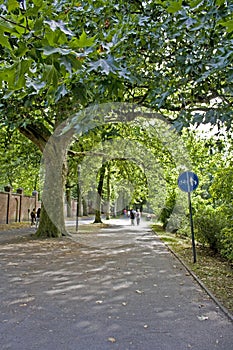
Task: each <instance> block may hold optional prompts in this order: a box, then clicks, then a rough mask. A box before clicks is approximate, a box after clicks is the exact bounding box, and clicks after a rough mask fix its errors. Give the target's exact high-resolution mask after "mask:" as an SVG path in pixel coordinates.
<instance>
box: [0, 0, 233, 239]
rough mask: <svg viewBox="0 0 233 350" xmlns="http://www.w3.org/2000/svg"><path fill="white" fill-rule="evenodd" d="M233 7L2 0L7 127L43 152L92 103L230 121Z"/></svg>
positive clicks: (181, 120)
mask: <svg viewBox="0 0 233 350" xmlns="http://www.w3.org/2000/svg"><path fill="white" fill-rule="evenodd" d="M232 6H233V5H232V4H231V3H228V2H227V1H224V0H217V1H213V0H208V1H205V2H203V1H199V0H197V1H186V2H182V1H161V0H156V1H153V2H152V1H149V0H148V1H130V2H124V1H111V2H107V1H105V0H98V1H95V2H93V1H91V0H86V1H83V2H82V3H81V2H80V3H77V2H75V1H72V2H70V1H69V2H68V1H65V0H60V1H56V2H54V1H50V0H49V1H42V0H33V1H30V2H27V1H23V0H22V1H15V0H8V1H7V0H2V1H1V2H0V7H1V13H0V32H1V44H0V52H1V60H0V79H1V82H2V84H1V87H0V95H1V105H0V107H1V110H0V118H1V119H0V122H1V126H8V127H11V128H17V129H18V130H19V131H20V132H21V133H22V134H23V135H24V136H26V137H27V138H28V139H30V140H31V141H32V142H33V143H34V144H35V145H36V146H37V147H38V148H39V150H40V151H41V152H43V151H44V148H45V146H46V144H47V142H48V140H49V138H50V137H51V136H52V135H53V133H54V130H55V129H56V127H57V126H58V125H59V124H60V123H61V122H62V121H64V120H66V119H67V118H68V117H70V116H71V115H73V114H74V113H76V112H77V111H79V110H82V109H84V108H86V107H88V106H90V105H91V104H93V103H95V104H96V103H98V104H100V103H105V102H109V101H111V102H124V101H127V102H132V103H134V104H139V105H142V106H146V107H148V108H151V109H153V111H156V112H159V113H160V114H163V115H164V117H165V118H166V119H167V120H169V121H170V122H171V123H173V125H174V126H175V127H176V128H177V129H178V130H180V129H181V128H182V127H183V126H187V125H189V124H190V123H193V124H200V123H203V122H204V123H208V122H210V123H212V124H218V125H219V127H221V125H222V124H221V123H225V124H226V125H230V124H231V122H232V47H231V45H232V32H233V24H232ZM219 37H221V38H222V40H219ZM61 195H62V191H60V196H61ZM60 199H61V198H60ZM60 210H61V211H62V206H61V207H60ZM42 214H43V211H42ZM60 214H61V218H62V212H60ZM44 218H46V216H44ZM43 223H44V224H43ZM39 233H40V234H41V235H53V236H59V235H60V234H62V233H63V234H65V229H64V225H63V224H62V219H61V227H60V228H59V229H57V228H56V227H54V226H51V222H50V220H49V219H48V218H46V220H45V219H43V215H42V218H41V225H40V232H39Z"/></svg>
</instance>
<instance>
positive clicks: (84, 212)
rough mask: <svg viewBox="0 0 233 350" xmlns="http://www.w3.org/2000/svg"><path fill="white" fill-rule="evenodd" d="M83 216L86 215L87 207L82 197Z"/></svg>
mask: <svg viewBox="0 0 233 350" xmlns="http://www.w3.org/2000/svg"><path fill="white" fill-rule="evenodd" d="M82 203H83V216H88V208H87V201H86V199H85V198H83V201H82Z"/></svg>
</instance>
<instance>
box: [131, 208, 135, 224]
mask: <svg viewBox="0 0 233 350" xmlns="http://www.w3.org/2000/svg"><path fill="white" fill-rule="evenodd" d="M134 219H135V210H133V209H131V210H130V220H131V225H132V226H134Z"/></svg>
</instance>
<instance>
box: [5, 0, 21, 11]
mask: <svg viewBox="0 0 233 350" xmlns="http://www.w3.org/2000/svg"><path fill="white" fill-rule="evenodd" d="M18 8H19V2H18V1H17V0H8V11H9V12H11V11H14V10H16V9H18Z"/></svg>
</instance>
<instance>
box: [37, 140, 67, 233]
mask: <svg viewBox="0 0 233 350" xmlns="http://www.w3.org/2000/svg"><path fill="white" fill-rule="evenodd" d="M64 143H65V142H64V140H63V139H62V138H59V137H57V138H56V137H51V138H50V140H49V141H48V142H47V144H46V147H45V150H44V152H43V165H44V188H43V193H42V203H43V210H42V215H41V222H40V225H39V229H38V231H37V233H36V235H37V236H38V237H61V236H64V235H67V234H68V232H67V230H66V227H65V217H64V182H65V175H66V168H65V165H66V147H65V145H64Z"/></svg>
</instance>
